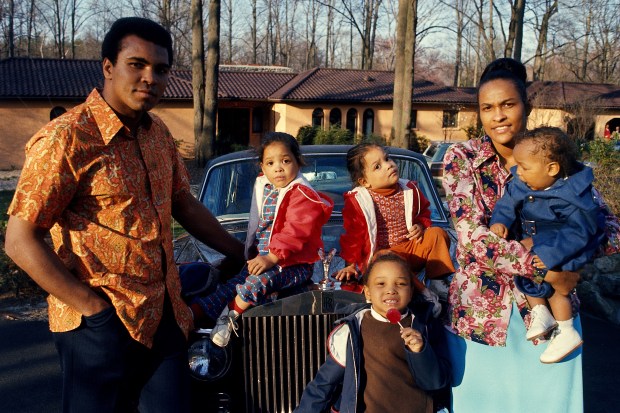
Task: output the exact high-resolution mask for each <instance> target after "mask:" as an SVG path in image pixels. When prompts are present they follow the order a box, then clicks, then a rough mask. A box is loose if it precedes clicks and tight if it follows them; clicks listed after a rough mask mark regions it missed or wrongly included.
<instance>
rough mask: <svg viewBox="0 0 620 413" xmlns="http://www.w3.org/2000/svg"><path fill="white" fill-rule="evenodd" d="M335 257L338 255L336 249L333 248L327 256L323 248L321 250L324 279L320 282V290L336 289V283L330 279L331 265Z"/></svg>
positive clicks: (320, 256)
mask: <svg viewBox="0 0 620 413" xmlns="http://www.w3.org/2000/svg"><path fill="white" fill-rule="evenodd" d="M334 255H336V248H332V249H331V250H330V251H329V253H327V254H325V252H324V251H323V248H319V258H321V261H322V262H323V279H322V280H321V281H319V288H320V289H321V290H333V289H334V288H335V285H334V282H333V281H332V280H330V279H329V265H330V264H331V262H332V259H333V258H334Z"/></svg>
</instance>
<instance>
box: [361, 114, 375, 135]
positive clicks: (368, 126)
mask: <svg viewBox="0 0 620 413" xmlns="http://www.w3.org/2000/svg"><path fill="white" fill-rule="evenodd" d="M363 125H364V136H368V135H372V133H373V132H374V130H375V112H373V110H372V109H366V110H365V111H364V122H363Z"/></svg>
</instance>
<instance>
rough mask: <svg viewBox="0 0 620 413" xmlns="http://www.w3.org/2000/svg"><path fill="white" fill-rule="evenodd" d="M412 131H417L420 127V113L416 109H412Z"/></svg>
mask: <svg viewBox="0 0 620 413" xmlns="http://www.w3.org/2000/svg"><path fill="white" fill-rule="evenodd" d="M410 127H411V129H416V128H417V127H418V111H417V110H415V109H411V123H410Z"/></svg>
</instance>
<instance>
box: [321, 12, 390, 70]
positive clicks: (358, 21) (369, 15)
mask: <svg viewBox="0 0 620 413" xmlns="http://www.w3.org/2000/svg"><path fill="white" fill-rule="evenodd" d="M313 1H314V0H313ZM381 2H382V0H364V1H363V2H359V1H353V0H342V1H340V2H339V4H338V5H337V6H336V5H332V4H331V2H330V1H329V2H326V1H320V0H319V3H320V4H321V5H323V6H325V7H327V8H329V9H331V10H334V11H335V12H337V13H339V14H340V15H341V16H343V18H344V19H345V21H347V22H349V24H350V25H351V28H352V29H351V30H352V32H353V29H355V31H357V33H358V34H359V36H360V39H361V42H362V56H361V69H372V64H373V53H374V48H375V37H376V32H377V22H378V19H379V8H380V7H379V6H380V5H381ZM351 41H352V40H351ZM351 54H353V46H352V44H351Z"/></svg>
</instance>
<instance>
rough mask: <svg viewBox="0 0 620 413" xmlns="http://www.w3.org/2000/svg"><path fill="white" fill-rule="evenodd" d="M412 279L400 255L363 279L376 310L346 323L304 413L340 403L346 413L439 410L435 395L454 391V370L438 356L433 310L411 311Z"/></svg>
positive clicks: (374, 264) (307, 394) (306, 396)
mask: <svg viewBox="0 0 620 413" xmlns="http://www.w3.org/2000/svg"><path fill="white" fill-rule="evenodd" d="M412 280H413V276H412V274H411V272H410V271H409V266H408V264H407V262H406V261H405V260H404V259H403V258H401V257H400V256H399V255H397V254H396V253H393V252H386V253H383V254H381V255H378V256H377V257H376V258H375V259H374V260H373V261H371V262H370V264H369V265H368V268H367V269H366V272H365V273H364V276H363V282H364V294H365V296H366V300H367V301H368V303H366V304H361V305H360V306H361V308H359V309H357V311H355V312H353V314H351V315H349V316H347V317H345V318H343V319H342V320H339V325H338V326H337V327H336V328H335V329H334V330H333V331H332V333H331V334H330V336H329V338H328V340H327V349H328V355H327V360H326V361H325V363H324V364H323V365H322V366H321V367H320V368H319V371H318V372H317V375H316V377H315V378H314V380H312V381H311V382H310V383H309V384H308V386H307V387H306V389H305V390H304V393H303V395H302V398H301V401H300V404H299V406H298V407H297V409H296V410H295V411H296V412H300V413H301V412H321V411H326V410H327V409H329V408H330V407H333V406H334V404H337V405H338V411H340V412H357V411H365V412H386V411H409V412H434V411H436V410H437V408H438V407H439V406H434V403H433V397H432V395H431V394H429V392H431V391H434V390H439V389H442V388H445V387H446V386H447V385H448V383H449V382H450V366H449V363H448V361H447V359H445V358H443V357H441V356H440V355H439V353H438V352H436V351H435V350H436V346H437V345H436V343H438V342H439V339H440V334H441V332H440V330H441V326H440V325H439V322H438V321H436V319H434V318H433V317H432V308H431V307H432V304H431V303H428V302H420V303H418V304H416V306H417V307H416V308H412V309H410V308H409V307H408V305H409V304H410V302H411V298H412V296H413V290H414V287H413V282H412ZM394 311H396V312H397V313H395V312H394ZM388 313H389V316H390V318H389V319H388ZM394 315H396V317H394ZM390 320H391V321H390ZM401 326H402V327H401ZM437 347H438V346H437ZM339 385H342V391H341V393H337V389H338V388H339Z"/></svg>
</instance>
